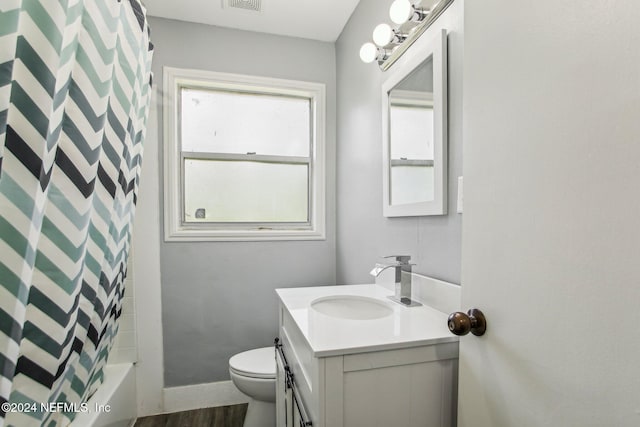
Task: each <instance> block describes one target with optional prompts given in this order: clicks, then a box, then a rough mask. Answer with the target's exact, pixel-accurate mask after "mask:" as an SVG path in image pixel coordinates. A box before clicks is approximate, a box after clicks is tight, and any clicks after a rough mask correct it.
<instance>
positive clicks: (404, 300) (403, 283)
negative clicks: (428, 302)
mask: <svg viewBox="0 0 640 427" xmlns="http://www.w3.org/2000/svg"><path fill="white" fill-rule="evenodd" d="M384 258H395V259H396V262H395V263H394V264H378V263H376V266H375V268H374V269H373V270H371V272H370V274H371V275H372V276H374V277H378V276H379V275H380V273H382V272H383V271H384V270H386V269H387V268H391V267H393V268H395V269H396V279H395V295H394V296H392V297H388V298H389V299H390V300H391V301H394V302H397V303H398V304H402V305H404V306H407V307H417V306H420V305H422V304H420V303H419V302H417V301H414V300H412V299H411V266H412V265H415V264H411V263H410V262H409V261H410V260H411V256H410V255H389V256H386V257H384Z"/></svg>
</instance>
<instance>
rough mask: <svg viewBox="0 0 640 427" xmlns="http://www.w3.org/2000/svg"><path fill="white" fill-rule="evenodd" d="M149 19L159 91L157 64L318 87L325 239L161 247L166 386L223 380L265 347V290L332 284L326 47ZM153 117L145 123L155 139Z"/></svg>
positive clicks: (330, 54) (271, 320) (329, 55)
mask: <svg viewBox="0 0 640 427" xmlns="http://www.w3.org/2000/svg"><path fill="white" fill-rule="evenodd" d="M150 25H151V29H152V36H153V42H154V44H155V46H156V49H155V53H154V61H153V71H154V74H155V81H156V85H157V87H158V90H159V91H162V87H161V86H162V67H163V66H172V67H180V68H194V69H202V70H211V71H219V72H229V73H240V74H252V75H259V76H267V77H275V78H284V79H293V80H306V81H314V82H320V83H325V84H326V89H327V131H326V138H327V139H326V144H327V147H326V148H327V149H326V152H327V174H326V176H327V182H326V188H327V239H326V240H324V241H298V242H238V243H236V242H207V243H166V242H162V243H161V248H160V261H161V264H162V267H161V274H162V323H163V335H164V367H165V373H164V375H165V387H172V386H180V385H187V384H197V383H207V382H214V381H221V380H226V379H228V378H229V375H228V372H227V367H228V364H227V362H228V359H229V357H230V356H232V355H233V354H235V353H237V352H239V351H244V350H247V349H251V348H255V347H259V346H267V345H271V344H272V342H273V337H275V336H276V331H277V321H278V318H277V312H278V311H277V300H276V295H275V292H274V289H276V288H279V287H290V286H314V285H326V284H334V283H335V214H334V212H335V179H334V176H335V127H336V121H335V117H336V107H335V105H336V101H335V91H336V89H335V80H336V78H335V75H336V66H335V46H334V44H333V43H323V42H316V41H310V40H304V39H296V38H290V37H281V36H272V35H266V34H259V33H252V32H247V31H237V30H230V29H225V28H220V27H213V26H206V25H199V24H187V23H184V22H180V21H172V20H166V19H159V18H150ZM158 99H161V97H158ZM159 116H160V117H159V118H158V120H157V122H155V123H153V122H150V123H149V126H157V127H158V133H159V135H162V123H161V121H162V117H161V110H159ZM159 139H160V142H159V143H160V144H161V141H162V137H160V138H159ZM150 160H151V159H145V161H146V162H148V161H150ZM159 161H160V165H162V159H159ZM160 171H161V173H162V169H161V168H160ZM161 182H162V179H161ZM161 193H162V191H161ZM159 197H162V194H160V195H159ZM161 206H162V204H161ZM158 232H160V230H158ZM137 250H138V251H139V250H141V249H137Z"/></svg>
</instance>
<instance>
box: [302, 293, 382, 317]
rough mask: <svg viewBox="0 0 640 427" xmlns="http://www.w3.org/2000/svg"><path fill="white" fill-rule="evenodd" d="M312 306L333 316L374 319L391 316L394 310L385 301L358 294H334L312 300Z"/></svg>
mask: <svg viewBox="0 0 640 427" xmlns="http://www.w3.org/2000/svg"><path fill="white" fill-rule="evenodd" d="M311 308H312V309H314V310H315V311H317V312H319V313H322V314H325V315H327V316H331V317H338V318H341V319H351V320H372V319H380V318H381V317H385V316H389V315H391V313H392V312H393V310H392V309H391V308H390V307H389V306H388V305H387V304H385V303H384V302H382V301H379V300H377V299H374V298H369V297H362V296H356V295H332V296H328V297H322V298H317V299H315V300H313V301H311Z"/></svg>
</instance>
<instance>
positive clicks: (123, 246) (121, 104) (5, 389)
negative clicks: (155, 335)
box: [0, 0, 153, 427]
mask: <svg viewBox="0 0 640 427" xmlns="http://www.w3.org/2000/svg"><path fill="white" fill-rule="evenodd" d="M152 53H153V46H152V44H151V42H150V39H149V27H148V24H147V20H146V11H145V9H144V7H143V6H142V5H141V4H140V2H139V0H0V403H2V405H1V406H2V409H1V410H0V427H1V426H3V425H4V426H19V427H23V426H40V425H46V426H64V425H67V424H68V423H69V422H70V420H72V419H73V418H74V416H75V415H76V414H77V413H79V412H84V411H91V410H93V408H89V407H87V406H85V405H86V403H85V402H86V401H87V399H88V398H89V397H90V396H91V395H92V394H93V392H95V390H96V389H97V388H98V387H99V386H100V384H101V382H102V378H103V367H104V365H105V363H106V361H107V358H108V355H109V351H110V349H111V347H112V345H113V339H114V336H115V334H116V332H117V330H118V322H117V319H118V317H119V316H120V313H121V301H122V296H123V293H124V291H125V290H124V288H123V283H124V277H125V275H126V264H127V255H128V253H129V248H130V241H131V224H132V220H133V214H134V210H135V204H136V194H137V190H138V180H139V175H140V164H141V159H142V141H143V140H144V136H145V125H146V119H147V115H148V110H149V102H150V96H151V57H152Z"/></svg>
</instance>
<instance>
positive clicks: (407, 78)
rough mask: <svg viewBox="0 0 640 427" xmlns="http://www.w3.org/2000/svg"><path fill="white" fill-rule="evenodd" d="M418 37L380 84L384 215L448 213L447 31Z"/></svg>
mask: <svg viewBox="0 0 640 427" xmlns="http://www.w3.org/2000/svg"><path fill="white" fill-rule="evenodd" d="M425 36H428V33H425V34H424V35H423V36H422V37H421V39H422V38H424V37H425ZM421 39H420V40H418V41H417V42H416V43H415V44H414V45H413V46H412V47H411V48H410V49H409V50H408V51H407V52H406V53H405V54H404V57H403V61H402V62H401V61H398V62H397V63H396V65H397V66H398V68H396V69H394V70H393V72H392V74H391V75H390V76H389V78H388V79H387V80H386V81H385V82H384V84H383V86H382V106H383V113H382V119H383V120H382V123H383V138H382V140H383V174H384V175H383V184H384V185H383V191H384V195H383V203H384V205H383V213H384V216H387V217H396V216H419V215H443V214H446V213H447V191H446V189H447V141H446V92H447V88H446V75H447V73H446V30H442V31H438V32H437V34H436V36H435V37H433V38H432V39H430V40H428V39H425V40H424V41H423V40H421Z"/></svg>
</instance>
